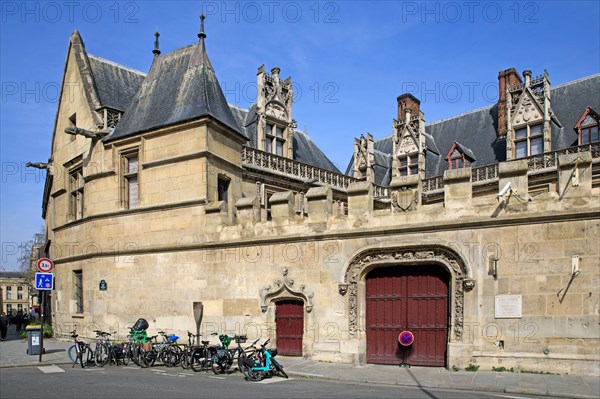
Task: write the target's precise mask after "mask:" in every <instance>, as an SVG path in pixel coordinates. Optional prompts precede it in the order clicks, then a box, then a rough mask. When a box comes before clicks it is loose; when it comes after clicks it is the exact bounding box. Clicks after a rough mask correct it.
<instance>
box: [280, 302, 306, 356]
mask: <svg viewBox="0 0 600 399" xmlns="http://www.w3.org/2000/svg"><path fill="white" fill-rule="evenodd" d="M275 327H276V329H277V351H278V353H279V354H280V355H284V356H302V334H303V332H304V304H303V303H302V301H279V302H277V304H276V308H275Z"/></svg>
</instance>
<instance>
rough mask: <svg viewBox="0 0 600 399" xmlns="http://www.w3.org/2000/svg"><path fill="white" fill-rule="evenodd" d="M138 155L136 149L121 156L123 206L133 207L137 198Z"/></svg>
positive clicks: (136, 203)
mask: <svg viewBox="0 0 600 399" xmlns="http://www.w3.org/2000/svg"><path fill="white" fill-rule="evenodd" d="M139 164H140V162H139V157H138V153H137V151H136V150H134V151H130V152H129V153H127V154H125V155H124V156H123V183H122V190H123V194H122V200H123V202H124V205H125V208H127V209H135V208H137V207H138V202H139V201H138V200H139V179H138V172H139Z"/></svg>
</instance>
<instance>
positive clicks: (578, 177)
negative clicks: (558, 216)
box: [558, 151, 592, 206]
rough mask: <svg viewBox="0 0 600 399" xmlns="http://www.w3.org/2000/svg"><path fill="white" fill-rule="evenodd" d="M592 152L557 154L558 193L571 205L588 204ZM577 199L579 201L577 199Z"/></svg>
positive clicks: (590, 191)
mask: <svg viewBox="0 0 600 399" xmlns="http://www.w3.org/2000/svg"><path fill="white" fill-rule="evenodd" d="M591 165H592V154H591V152H589V151H588V152H580V153H576V154H560V155H559V156H558V194H559V195H560V199H561V200H564V199H569V200H571V204H572V205H575V206H577V205H579V206H584V205H588V204H589V199H590V196H591V193H592V168H591ZM577 200H579V201H577Z"/></svg>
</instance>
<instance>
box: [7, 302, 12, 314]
mask: <svg viewBox="0 0 600 399" xmlns="http://www.w3.org/2000/svg"><path fill="white" fill-rule="evenodd" d="M6 314H7V315H9V316H12V305H11V304H10V303H7V304H6Z"/></svg>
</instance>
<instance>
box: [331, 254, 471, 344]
mask: <svg viewBox="0 0 600 399" xmlns="http://www.w3.org/2000/svg"><path fill="white" fill-rule="evenodd" d="M419 264H429V265H430V264H438V265H441V266H443V267H444V268H445V269H446V270H447V271H448V272H449V274H450V284H449V291H450V292H449V296H450V298H449V299H450V309H451V311H450V325H451V326H452V330H451V332H450V331H449V332H450V334H449V335H450V340H451V341H455V342H456V341H460V340H461V339H462V334H463V328H464V312H463V308H464V305H463V304H464V292H465V291H470V290H472V289H473V288H474V286H475V280H474V279H473V278H471V270H470V268H469V267H468V265H467V263H466V261H465V260H464V259H463V258H462V256H460V255H459V254H458V253H457V252H456V251H455V250H453V249H452V248H449V247H446V246H443V245H438V244H431V245H418V246H416V245H410V246H395V247H388V248H381V247H370V248H366V249H363V250H361V251H360V252H358V253H357V254H356V255H355V256H354V257H352V259H351V260H350V262H349V263H348V265H347V266H346V267H345V268H344V270H343V274H342V278H341V281H342V282H341V283H340V284H339V285H338V289H339V293H340V295H342V296H345V295H346V294H348V331H349V333H350V335H351V336H355V335H357V334H358V333H359V332H363V331H362V330H364V328H362V327H364V312H362V313H363V314H362V315H360V316H359V314H360V313H361V312H359V306H360V305H359V304H364V302H365V298H364V292H363V293H362V294H360V293H359V285H360V284H363V285H364V282H365V278H366V275H367V273H369V271H371V270H373V269H374V268H376V267H379V266H391V265H396V266H398V267H402V266H403V265H411V266H418V265H419ZM363 291H364V288H363ZM359 296H361V298H359ZM359 319H360V320H359ZM359 324H360V325H359ZM361 326H362V327H361Z"/></svg>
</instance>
